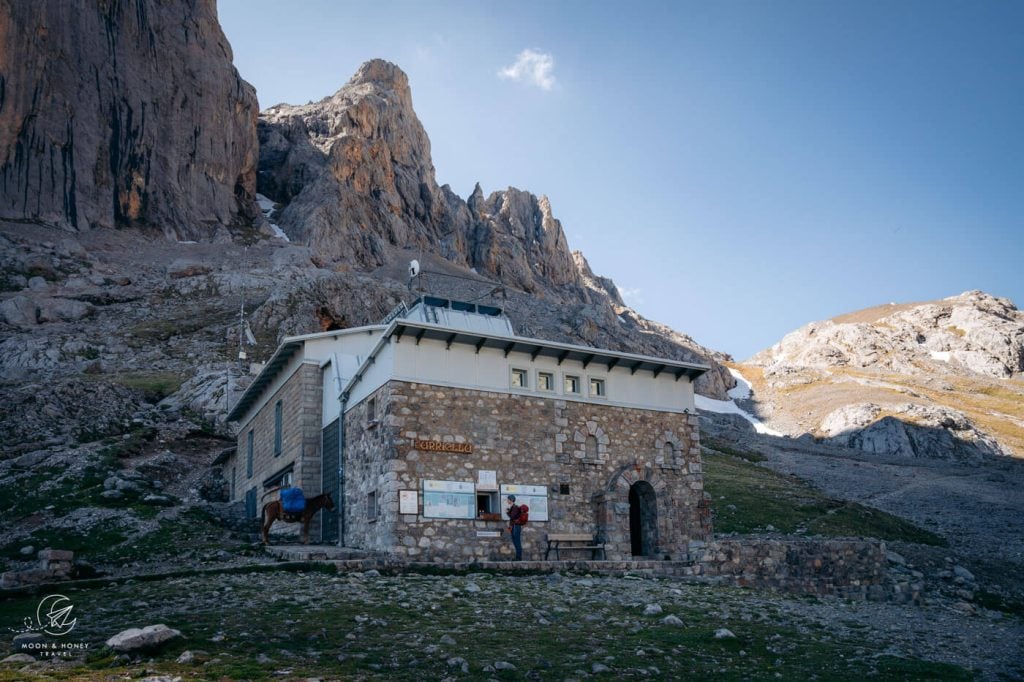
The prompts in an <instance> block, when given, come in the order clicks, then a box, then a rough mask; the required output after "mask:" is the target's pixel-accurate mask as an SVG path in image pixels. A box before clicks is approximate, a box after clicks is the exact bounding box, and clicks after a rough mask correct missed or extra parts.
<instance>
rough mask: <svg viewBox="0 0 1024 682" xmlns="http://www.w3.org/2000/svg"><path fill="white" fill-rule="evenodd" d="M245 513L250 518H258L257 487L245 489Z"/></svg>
mask: <svg viewBox="0 0 1024 682" xmlns="http://www.w3.org/2000/svg"><path fill="white" fill-rule="evenodd" d="M245 515H246V517H248V518H250V519H254V518H256V488H251V489H249V490H247V491H245Z"/></svg>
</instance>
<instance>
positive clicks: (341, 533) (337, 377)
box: [331, 353, 348, 547]
mask: <svg viewBox="0 0 1024 682" xmlns="http://www.w3.org/2000/svg"><path fill="white" fill-rule="evenodd" d="M331 368H332V370H333V372H334V381H335V383H336V385H337V387H338V396H339V398H338V400H339V401H340V403H341V413H340V414H339V415H338V523H339V528H338V546H339V547H344V546H345V406H346V405H347V404H348V393H346V392H345V391H344V390H342V389H343V388H344V381H343V380H342V378H341V365H340V364H339V363H338V354H337V353H331Z"/></svg>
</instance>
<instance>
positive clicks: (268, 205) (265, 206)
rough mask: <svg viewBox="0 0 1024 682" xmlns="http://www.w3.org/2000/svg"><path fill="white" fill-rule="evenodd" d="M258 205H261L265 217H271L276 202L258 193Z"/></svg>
mask: <svg viewBox="0 0 1024 682" xmlns="http://www.w3.org/2000/svg"><path fill="white" fill-rule="evenodd" d="M256 203H257V204H259V205H260V210H261V211H263V215H266V216H269V215H270V212H271V211H273V210H274V200H273V199H270V198H269V197H265V196H263V195H262V194H260V193H258V192H257V193H256Z"/></svg>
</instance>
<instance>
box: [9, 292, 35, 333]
mask: <svg viewBox="0 0 1024 682" xmlns="http://www.w3.org/2000/svg"><path fill="white" fill-rule="evenodd" d="M0 318H3V321H4V322H6V323H7V324H9V325H13V326H15V327H34V326H36V325H37V324H39V306H38V305H36V302H35V300H33V299H31V298H29V297H28V296H15V297H13V298H8V299H6V300H5V301H0Z"/></svg>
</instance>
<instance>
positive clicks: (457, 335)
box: [385, 319, 711, 381]
mask: <svg viewBox="0 0 1024 682" xmlns="http://www.w3.org/2000/svg"><path fill="white" fill-rule="evenodd" d="M385 336H391V337H392V338H393V339H395V341H397V342H399V343H401V342H402V341H404V340H406V339H412V340H413V341H414V342H415V343H419V342H420V341H421V340H422V339H433V340H436V341H444V342H445V343H446V344H447V347H448V348H451V345H452V344H453V343H458V344H462V345H469V346H473V347H474V348H476V352H478V353H479V352H480V349H482V348H496V349H498V350H501V351H503V352H504V353H505V357H508V355H509V353H525V354H527V355H529V356H530V359H531V360H535V359H537V358H538V357H548V358H555V359H557V360H558V364H559V365H560V364H562V363H563V362H564V361H566V360H575V361H577V362H580V363H582V364H583V369H587V368H588V367H589V366H590V365H604V367H605V368H606V369H607V370H608V371H611V370H612V369H614V368H616V367H622V368H625V369H628V370H629V373H630V374H636V373H637V372H638V371H640V370H646V371H649V372H651V373H652V374H653V375H654V376H655V377H658V376H660V375H661V374H662V373H663V372H664V373H668V374H671V375H672V376H674V377H675V378H676V381H678V380H679V379H681V378H683V377H684V376H687V377H689V378H690V380H693V379H696V378H697V377H699V376H700V375H701V374H704V373H705V372H707V371H708V370H709V369H711V367H709V366H708V365H704V364H700V363H695V362H683V361H681V360H668V359H665V358H655V357H651V356H648V355H636V354H633V353H622V352H619V351H614V350H605V349H600V348H591V347H589V346H576V345H573V344H568V343H559V342H557V341H545V340H543V339H533V338H527V337H523V336H499V335H496V334H484V333H479V332H472V331H467V330H461V329H451V328H447V327H441V326H437V325H431V324H426V323H423V322H414V321H412V320H401V319H400V320H395V321H394V322H393V323H392V324H391V326H390V327H389V328H388V331H387V332H386V333H385Z"/></svg>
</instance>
